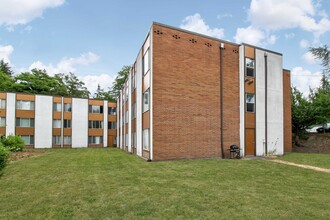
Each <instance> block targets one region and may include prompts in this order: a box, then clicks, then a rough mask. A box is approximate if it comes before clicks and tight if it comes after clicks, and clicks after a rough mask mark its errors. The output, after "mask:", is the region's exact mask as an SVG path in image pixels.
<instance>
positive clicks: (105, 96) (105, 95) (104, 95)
mask: <svg viewBox="0 0 330 220" xmlns="http://www.w3.org/2000/svg"><path fill="white" fill-rule="evenodd" d="M93 98H94V99H102V100H108V101H111V102H115V101H116V100H115V99H114V98H113V97H112V96H111V94H110V91H108V92H106V91H104V89H102V88H101V86H100V84H98V85H97V90H96V92H95V93H94V95H93Z"/></svg>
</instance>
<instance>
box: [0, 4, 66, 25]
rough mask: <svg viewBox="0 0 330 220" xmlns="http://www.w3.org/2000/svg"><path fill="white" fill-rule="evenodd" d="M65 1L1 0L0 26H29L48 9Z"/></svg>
mask: <svg viewBox="0 0 330 220" xmlns="http://www.w3.org/2000/svg"><path fill="white" fill-rule="evenodd" d="M64 2H65V0H24V1H21V0H1V7H0V25H6V26H13V25H18V24H27V23H28V22H30V21H32V20H33V19H35V18H37V17H41V16H42V14H43V12H44V11H45V10H46V9H48V8H55V7H58V6H60V5H62V4H63V3H64Z"/></svg>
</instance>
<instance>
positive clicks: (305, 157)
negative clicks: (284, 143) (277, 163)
mask: <svg viewBox="0 0 330 220" xmlns="http://www.w3.org/2000/svg"><path fill="white" fill-rule="evenodd" d="M278 159H280V160H286V161H290V162H294V163H300V164H306V165H311V166H317V167H323V168H328V169H330V154H312V153H290V154H286V155H285V156H283V157H278Z"/></svg>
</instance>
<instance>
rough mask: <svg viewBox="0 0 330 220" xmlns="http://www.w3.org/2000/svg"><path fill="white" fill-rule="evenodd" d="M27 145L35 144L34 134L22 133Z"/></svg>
mask: <svg viewBox="0 0 330 220" xmlns="http://www.w3.org/2000/svg"><path fill="white" fill-rule="evenodd" d="M21 138H22V139H23V141H24V143H25V145H33V144H34V136H33V135H21Z"/></svg>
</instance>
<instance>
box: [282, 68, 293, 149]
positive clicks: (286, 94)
mask: <svg viewBox="0 0 330 220" xmlns="http://www.w3.org/2000/svg"><path fill="white" fill-rule="evenodd" d="M283 107H284V109H283V111H284V112H283V113H284V152H292V120H291V81H290V71H288V70H283Z"/></svg>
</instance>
